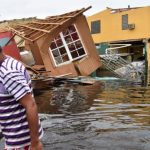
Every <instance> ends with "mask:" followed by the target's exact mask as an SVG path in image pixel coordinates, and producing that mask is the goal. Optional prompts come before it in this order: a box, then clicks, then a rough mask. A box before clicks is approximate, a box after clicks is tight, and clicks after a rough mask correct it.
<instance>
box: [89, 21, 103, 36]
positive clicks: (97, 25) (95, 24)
mask: <svg viewBox="0 0 150 150" xmlns="http://www.w3.org/2000/svg"><path fill="white" fill-rule="evenodd" d="M100 32H101V22H100V20H97V21H92V22H91V34H96V33H100Z"/></svg>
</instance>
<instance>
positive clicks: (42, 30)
mask: <svg viewBox="0 0 150 150" xmlns="http://www.w3.org/2000/svg"><path fill="white" fill-rule="evenodd" d="M20 26H22V27H25V28H28V29H32V30H37V31H41V32H45V33H49V31H47V30H44V29H38V28H34V27H30V26H27V25H20Z"/></svg>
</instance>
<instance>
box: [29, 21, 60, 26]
mask: <svg viewBox="0 0 150 150" xmlns="http://www.w3.org/2000/svg"><path fill="white" fill-rule="evenodd" d="M32 23H35V24H41V25H42V24H43V25H61V24H62V23H58V22H36V21H34V22H32Z"/></svg>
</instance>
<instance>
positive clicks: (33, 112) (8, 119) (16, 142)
mask: <svg viewBox="0 0 150 150" xmlns="http://www.w3.org/2000/svg"><path fill="white" fill-rule="evenodd" d="M0 127H1V130H2V134H3V136H4V139H5V149H4V150H43V146H42V143H41V141H40V138H41V137H42V134H43V130H42V127H41V125H40V121H39V118H38V112H37V106H36V103H35V100H34V98H33V96H32V88H31V80H30V77H29V75H28V73H27V71H26V69H25V67H24V66H23V65H22V64H21V63H20V62H18V61H17V60H15V59H13V58H11V57H9V56H5V55H4V53H3V51H2V48H1V47H0Z"/></svg>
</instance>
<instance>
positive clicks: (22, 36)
mask: <svg viewBox="0 0 150 150" xmlns="http://www.w3.org/2000/svg"><path fill="white" fill-rule="evenodd" d="M9 28H10V29H11V30H12V31H13V32H14V34H17V35H18V36H20V37H21V38H23V39H25V40H28V41H30V42H33V40H32V39H30V38H27V37H25V36H26V35H23V34H22V33H21V32H19V31H17V30H15V29H14V28H12V27H9Z"/></svg>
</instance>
